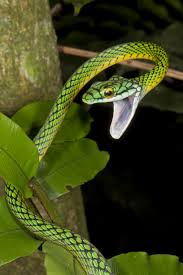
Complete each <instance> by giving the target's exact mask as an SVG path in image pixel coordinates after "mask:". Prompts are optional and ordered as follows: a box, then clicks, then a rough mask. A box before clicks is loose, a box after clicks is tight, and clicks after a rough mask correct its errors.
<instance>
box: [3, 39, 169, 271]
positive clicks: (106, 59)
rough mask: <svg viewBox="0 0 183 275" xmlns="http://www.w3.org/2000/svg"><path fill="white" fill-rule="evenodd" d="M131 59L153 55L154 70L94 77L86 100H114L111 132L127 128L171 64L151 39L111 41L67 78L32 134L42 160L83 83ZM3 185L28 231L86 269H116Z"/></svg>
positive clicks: (14, 212)
mask: <svg viewBox="0 0 183 275" xmlns="http://www.w3.org/2000/svg"><path fill="white" fill-rule="evenodd" d="M129 59H148V60H151V61H153V62H154V63H155V66H154V68H153V69H152V70H151V71H150V72H147V73H145V74H144V75H142V76H139V77H136V78H133V79H125V78H123V77H121V76H113V77H111V78H110V79H109V80H108V81H104V82H96V83H94V84H93V85H91V87H90V89H89V90H88V91H87V92H86V93H85V94H84V95H83V101H84V102H86V103H88V104H93V103H98V102H99V103H100V102H113V105H114V112H113V119H112V123H111V128H110V132H111V135H112V136H113V137H114V138H119V137H120V136H121V135H122V134H123V133H124V131H125V130H126V128H127V126H128V125H129V123H130V121H131V119H132V118H133V116H134V113H135V110H136V108H137V106H138V103H139V102H140V100H141V99H142V98H143V96H144V95H146V94H147V93H148V92H149V91H150V90H152V89H153V88H154V87H155V86H156V85H158V84H159V83H160V81H161V80H162V79H163V78H164V76H165V74H166V71H167V68H168V57H167V54H166V52H165V51H164V50H163V49H162V48H161V47H159V46H157V45H155V44H153V43H148V42H131V43H126V44H121V45H117V46H113V47H111V48H109V49H107V50H105V51H103V52H101V53H100V54H98V55H97V56H96V57H94V58H92V59H90V60H88V61H86V62H85V63H84V64H83V65H82V66H81V67H79V68H78V69H77V70H76V71H75V73H74V74H73V75H72V76H71V77H70V79H69V80H68V81H67V82H66V83H65V85H64V87H63V89H62V90H61V93H60V95H59V97H58V99H57V100H56V102H55V104H54V106H53V108H52V110H51V112H50V114H49V116H48V118H47V119H46V121H45V123H44V125H43V126H42V128H41V130H40V131H39V133H38V134H37V136H36V137H35V138H34V143H35V145H36V147H37V149H38V152H39V159H40V161H41V159H42V158H43V157H44V155H45V153H46V151H47V150H48V148H49V146H50V144H51V143H52V141H53V139H54V137H55V135H56V133H57V130H58V128H59V127H61V125H62V122H63V120H64V117H65V115H66V113H67V111H68V109H69V107H70V105H71V103H72V101H73V100H74V98H75V96H76V95H77V94H78V92H79V91H80V90H81V89H82V87H83V86H84V85H85V84H86V83H88V81H90V80H91V79H92V78H93V77H94V76H96V75H97V74H98V73H100V72H101V71H103V70H105V69H106V68H108V67H110V66H112V65H114V64H116V63H119V62H122V61H124V60H129ZM5 189H6V199H7V202H8V205H9V208H10V209H11V211H12V213H13V214H14V216H15V217H16V218H17V220H18V221H19V222H20V223H21V224H23V225H24V226H25V227H26V228H27V230H28V231H30V232H31V233H33V234H34V235H35V236H37V237H39V238H41V239H44V240H48V241H51V242H54V243H56V244H58V245H61V246H63V247H64V248H65V249H67V250H68V251H70V253H72V254H73V256H74V257H76V259H77V260H78V261H79V263H80V264H81V266H82V267H83V270H84V271H85V272H86V274H90V275H109V274H110V275H111V274H114V273H113V271H112V268H111V267H110V266H109V264H108V262H107V261H106V259H105V258H104V257H103V256H102V254H101V253H100V252H99V251H98V249H97V248H95V247H94V246H93V245H92V244H91V243H90V242H89V241H87V240H85V239H83V238H82V237H81V236H80V235H78V234H75V233H73V232H72V231H70V230H69V229H64V228H60V227H59V226H57V225H55V224H52V223H49V222H47V221H45V220H43V219H42V218H40V217H39V216H37V215H35V214H34V213H33V212H32V211H31V210H30V209H28V208H27V206H26V204H25V201H24V198H23V196H22V194H21V193H20V191H19V190H17V189H16V188H15V187H14V186H13V185H10V184H8V183H7V184H6V188H5ZM109 237H110V236H109ZM106 241H107V240H106Z"/></svg>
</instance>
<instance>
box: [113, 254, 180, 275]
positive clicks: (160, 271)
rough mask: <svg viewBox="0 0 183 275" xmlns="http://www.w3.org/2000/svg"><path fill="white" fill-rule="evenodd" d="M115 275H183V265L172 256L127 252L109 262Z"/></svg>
mask: <svg viewBox="0 0 183 275" xmlns="http://www.w3.org/2000/svg"><path fill="white" fill-rule="evenodd" d="M109 263H110V264H111V265H112V267H113V269H114V271H115V272H116V273H115V274H116V275H122V274H123V275H132V274H133V275H146V274H147V275H155V274H157V275H183V264H182V263H180V262H179V260H178V257H177V256H174V255H163V254H162V255H160V254H157V255H151V256H149V255H148V254H147V253H146V252H129V253H126V254H121V255H119V256H115V257H113V258H112V259H110V260H109Z"/></svg>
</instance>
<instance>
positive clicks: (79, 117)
mask: <svg viewBox="0 0 183 275" xmlns="http://www.w3.org/2000/svg"><path fill="white" fill-rule="evenodd" d="M52 106H53V102H50V101H49V102H48V101H47V102H41V101H40V102H34V103H31V104H28V105H27V106H25V107H23V108H22V109H20V110H19V111H18V112H17V113H16V114H15V115H14V116H13V117H12V119H13V120H14V121H15V122H16V123H17V124H19V125H20V126H21V127H22V128H23V129H24V131H25V132H26V133H27V134H30V133H31V130H32V129H39V128H40V127H41V126H42V125H43V123H44V122H45V119H46V117H47V115H48V114H49V112H50V110H51V107H52ZM91 122H92V118H91V117H90V115H89V114H88V112H86V111H85V110H84V108H83V107H81V106H80V105H79V104H77V103H72V105H71V108H70V109H69V111H68V113H67V115H66V117H65V120H64V122H63V125H62V129H61V130H60V131H58V134H57V135H56V137H55V140H54V143H58V142H64V141H72V140H76V139H80V138H82V137H84V136H86V135H87V134H88V132H89V131H90V124H91Z"/></svg>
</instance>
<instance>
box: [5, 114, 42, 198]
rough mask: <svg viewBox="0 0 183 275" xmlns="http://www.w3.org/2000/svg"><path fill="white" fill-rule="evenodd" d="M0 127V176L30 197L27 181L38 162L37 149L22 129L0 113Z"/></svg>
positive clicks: (34, 171)
mask: <svg viewBox="0 0 183 275" xmlns="http://www.w3.org/2000/svg"><path fill="white" fill-rule="evenodd" d="M0 129H1V134H0V176H1V177H3V179H4V180H5V181H6V182H8V183H11V184H13V185H14V186H16V187H17V188H18V189H20V190H21V191H22V192H23V193H24V195H25V196H26V197H30V195H31V191H30V189H29V187H28V181H29V179H31V178H32V177H33V176H34V175H35V173H36V170H37V167H38V164H39V162H38V153H37V149H36V147H35V145H34V143H33V142H32V141H31V140H30V139H29V138H28V137H27V136H26V134H25V133H24V131H23V130H22V129H21V128H20V127H19V126H18V125H17V124H16V123H15V122H13V121H12V120H11V119H9V118H8V117H6V116H5V115H3V114H1V113H0Z"/></svg>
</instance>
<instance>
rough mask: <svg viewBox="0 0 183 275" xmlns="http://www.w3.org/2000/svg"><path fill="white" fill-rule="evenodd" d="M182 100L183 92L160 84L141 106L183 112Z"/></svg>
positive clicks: (143, 100)
mask: <svg viewBox="0 0 183 275" xmlns="http://www.w3.org/2000/svg"><path fill="white" fill-rule="evenodd" d="M182 102H183V93H181V92H177V91H174V90H173V89H170V88H167V87H165V86H164V85H159V86H157V87H156V90H155V91H152V92H150V93H149V94H148V95H146V96H145V97H144V98H143V99H142V101H141V103H140V104H141V106H148V107H149V106H150V107H154V108H156V109H159V110H162V111H171V112H176V113H183V104H182Z"/></svg>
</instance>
